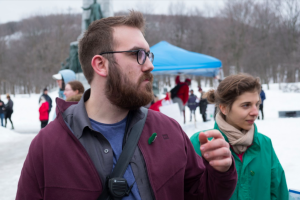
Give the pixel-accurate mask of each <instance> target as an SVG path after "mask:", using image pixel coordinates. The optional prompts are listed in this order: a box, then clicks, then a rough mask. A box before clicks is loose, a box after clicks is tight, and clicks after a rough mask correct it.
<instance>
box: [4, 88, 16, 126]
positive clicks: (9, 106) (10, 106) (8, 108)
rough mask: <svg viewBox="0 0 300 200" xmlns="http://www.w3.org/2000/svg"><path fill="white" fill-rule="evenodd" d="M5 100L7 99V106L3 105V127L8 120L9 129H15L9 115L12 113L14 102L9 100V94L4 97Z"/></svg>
mask: <svg viewBox="0 0 300 200" xmlns="http://www.w3.org/2000/svg"><path fill="white" fill-rule="evenodd" d="M6 99H7V104H6V105H5V127H6V125H7V119H9V121H10V123H11V129H15V128H14V124H13V122H12V120H11V115H12V113H13V112H14V111H13V107H14V102H13V101H12V100H11V98H10V95H9V94H7V95H6Z"/></svg>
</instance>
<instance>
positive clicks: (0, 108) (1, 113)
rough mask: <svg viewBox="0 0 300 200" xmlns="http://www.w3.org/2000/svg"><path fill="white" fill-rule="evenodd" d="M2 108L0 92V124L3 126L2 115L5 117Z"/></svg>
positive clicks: (3, 107) (3, 105)
mask: <svg viewBox="0 0 300 200" xmlns="http://www.w3.org/2000/svg"><path fill="white" fill-rule="evenodd" d="M4 109H5V104H4V102H3V101H2V100H1V94H0V120H1V126H3V127H4V123H3V120H4V117H5V113H4Z"/></svg>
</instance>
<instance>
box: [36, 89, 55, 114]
mask: <svg viewBox="0 0 300 200" xmlns="http://www.w3.org/2000/svg"><path fill="white" fill-rule="evenodd" d="M41 97H44V98H45V99H46V101H47V102H48V104H49V112H48V113H50V112H51V108H52V99H51V97H50V96H49V95H48V89H47V88H44V90H43V94H42V95H41ZM41 97H40V99H39V102H41Z"/></svg>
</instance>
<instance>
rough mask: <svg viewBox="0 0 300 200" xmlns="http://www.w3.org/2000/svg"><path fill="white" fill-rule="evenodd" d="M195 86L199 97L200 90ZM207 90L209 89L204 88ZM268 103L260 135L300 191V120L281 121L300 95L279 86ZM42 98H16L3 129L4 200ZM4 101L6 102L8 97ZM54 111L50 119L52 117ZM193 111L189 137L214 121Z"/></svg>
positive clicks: (0, 170) (299, 105)
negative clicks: (281, 114) (268, 140)
mask: <svg viewBox="0 0 300 200" xmlns="http://www.w3.org/2000/svg"><path fill="white" fill-rule="evenodd" d="M194 86H195V85H194V84H193V85H192V89H194V91H195V94H196V95H198V96H199V93H197V88H196V86H195V87H194ZM204 89H207V88H204ZM264 90H265V93H266V97H267V100H266V101H265V104H264V111H265V120H263V121H262V120H257V121H256V125H257V127H258V130H259V132H261V133H263V134H265V135H267V136H268V137H270V138H271V139H272V142H273V146H274V148H275V151H276V153H277V156H278V158H279V160H280V162H281V164H282V166H283V168H284V170H285V173H286V179H287V183H288V187H289V188H292V189H298V190H300V181H299V180H300V173H299V169H300V160H298V159H299V158H300V145H299V144H298V143H299V141H300V125H299V124H300V118H278V111H286V110H300V93H283V92H282V91H280V90H279V89H278V85H277V84H274V85H271V86H270V90H266V87H265V86H264ZM39 96H40V95H37V94H31V95H30V96H29V95H16V96H15V97H14V96H12V100H13V101H14V113H13V115H12V120H13V122H14V125H15V130H10V128H11V126H10V123H9V122H8V127H7V128H2V127H0V199H1V200H12V199H15V194H16V190H17V184H18V179H19V176H20V173H21V169H22V166H23V162H24V160H25V158H26V155H27V152H28V147H29V145H30V142H31V140H32V139H33V138H34V137H35V135H36V134H37V133H38V132H39V130H40V121H39V113H38V107H39V105H38V99H39ZM50 96H51V97H52V100H53V108H55V102H54V99H55V97H56V96H57V91H53V92H51V93H50ZM1 99H2V100H3V101H4V102H5V103H6V98H5V95H1ZM53 113H54V109H52V111H51V113H50V116H51V118H52V116H53ZM189 115H190V114H189V110H188V109H186V117H187V123H186V124H184V125H183V126H182V127H183V129H184V131H185V132H186V133H187V135H188V136H191V135H192V134H193V133H195V132H198V131H200V130H206V129H211V128H212V127H213V124H214V121H209V122H206V123H204V122H202V118H201V115H200V114H199V110H198V109H197V110H196V118H197V122H196V123H195V122H194V121H192V122H190V121H189Z"/></svg>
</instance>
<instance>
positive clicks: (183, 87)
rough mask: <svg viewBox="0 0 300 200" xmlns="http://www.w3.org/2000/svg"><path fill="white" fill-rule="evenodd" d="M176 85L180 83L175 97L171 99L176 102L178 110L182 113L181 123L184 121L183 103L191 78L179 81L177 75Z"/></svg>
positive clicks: (187, 95) (187, 93) (187, 97)
mask: <svg viewBox="0 0 300 200" xmlns="http://www.w3.org/2000/svg"><path fill="white" fill-rule="evenodd" d="M175 83H176V85H178V84H180V85H181V86H180V88H179V90H178V92H177V95H176V97H175V98H173V99H172V101H173V103H178V105H179V109H180V112H182V113H183V123H185V105H186V103H187V101H188V99H189V86H190V85H191V79H189V78H186V79H185V81H184V82H180V78H179V75H178V76H176V79H175Z"/></svg>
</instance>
